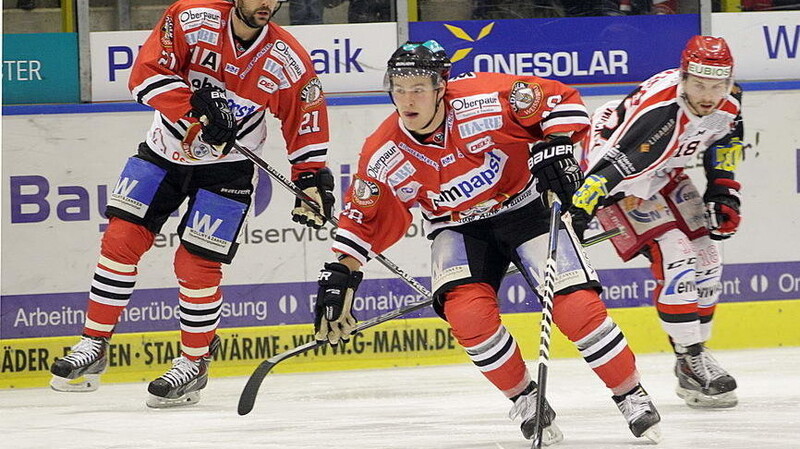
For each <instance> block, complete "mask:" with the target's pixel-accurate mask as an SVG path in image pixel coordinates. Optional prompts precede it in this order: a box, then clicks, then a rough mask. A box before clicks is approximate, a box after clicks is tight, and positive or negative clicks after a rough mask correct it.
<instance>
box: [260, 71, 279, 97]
mask: <svg viewBox="0 0 800 449" xmlns="http://www.w3.org/2000/svg"><path fill="white" fill-rule="evenodd" d="M256 85H257V86H258V88H259V89H261V90H263V91H264V92H267V93H270V94H273V93H275V92H276V91H277V90H278V83H276V82H275V81H272V80H271V79H269V78H267V77H266V76H264V75H261V76H260V77H258V83H256Z"/></svg>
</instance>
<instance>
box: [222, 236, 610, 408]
mask: <svg viewBox="0 0 800 449" xmlns="http://www.w3.org/2000/svg"><path fill="white" fill-rule="evenodd" d="M619 232H620V231H619V229H617V228H615V229H612V230H609V231H606V232H604V233H602V234H598V235H596V236H594V237H592V238H590V239H588V240H587V241H586V242H584V243H583V246H591V245H595V244H597V243H600V242H602V241H605V240H607V239H609V238H611V237H613V236H614V235H617V234H618V233H619ZM431 303H433V298H431V297H430V295H429V296H428V299H426V300H424V301H420V302H416V303H414V304H409V305H407V306H404V307H401V308H399V309H395V310H393V311H391V312H387V313H385V314H383V315H379V316H376V317H374V318H372V319H369V320H367V321H364V322H362V323H361V324H359V325H358V326H356V328H355V329H354V330H353V334H357V333H359V332H361V331H364V330H366V329H369V328H371V327H373V326H377V325H378V324H381V323H385V322H386V321H390V320H393V319H395V318H398V317H401V316H403V315H407V314H409V313H411V312H414V311H416V310H419V309H421V308H423V307H426V306H429V305H430V304H431ZM326 344H328V341H327V340H323V341H316V340H314V341H309V342H308V343H305V344H302V345H300V346H297V347H295V348H294V349H290V350H288V351H284V352H282V353H280V354H276V355H274V356H272V357H270V358H268V359H267V360H264V361H262V362H261V363H259V365H258V366H257V367H256V369H255V370H254V371H253V374H251V375H250V378H249V379H247V383H246V384H245V386H244V389H243V390H242V394H241V396H239V405H238V408H237V411H238V413H239V415H246V414H248V413H250V412H251V411H252V410H253V407H254V405H255V401H256V396H257V395H258V390H259V389H260V388H261V384H262V383H263V382H264V379H265V378H266V377H267V375H268V374H269V373H270V371H272V369H273V368H274V367H275V365H277V364H278V363H281V362H282V361H284V360H287V359H290V358H292V357H295V356H298V355H300V354H303V353H305V352H308V351H311V350H312V349H315V348H318V347H320V346H324V345H326Z"/></svg>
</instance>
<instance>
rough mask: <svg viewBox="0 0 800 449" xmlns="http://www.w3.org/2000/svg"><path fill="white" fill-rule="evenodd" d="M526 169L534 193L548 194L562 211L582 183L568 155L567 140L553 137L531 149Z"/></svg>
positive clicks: (577, 168)
mask: <svg viewBox="0 0 800 449" xmlns="http://www.w3.org/2000/svg"><path fill="white" fill-rule="evenodd" d="M528 166H529V167H530V169H531V173H532V174H533V177H534V178H536V181H537V182H536V190H537V191H539V193H544V192H546V191H548V190H550V191H552V192H553V193H555V194H556V195H558V199H559V200H561V204H562V210H567V207H569V205H570V204H571V203H572V195H573V194H574V193H575V191H576V190H578V187H580V186H581V183H582V182H583V173H582V172H581V169H580V167H579V166H578V161H576V160H575V156H574V155H573V154H572V141H571V140H570V139H569V137H567V136H557V137H554V138H553V139H551V140H549V141H546V142H539V143H537V144H536V145H534V146H533V147H531V157H530V159H529V160H528Z"/></svg>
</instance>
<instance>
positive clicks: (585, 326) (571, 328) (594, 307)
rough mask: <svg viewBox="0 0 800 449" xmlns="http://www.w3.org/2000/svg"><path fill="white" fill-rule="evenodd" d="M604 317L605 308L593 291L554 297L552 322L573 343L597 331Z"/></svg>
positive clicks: (579, 291)
mask: <svg viewBox="0 0 800 449" xmlns="http://www.w3.org/2000/svg"><path fill="white" fill-rule="evenodd" d="M606 316H608V313H607V312H606V306H605V304H603V301H601V300H600V296H599V295H598V294H597V292H595V291H594V290H578V291H576V292H572V293H569V294H566V295H556V297H555V298H554V300H553V322H554V323H555V324H556V326H558V328H559V329H560V330H561V332H563V333H564V335H566V336H567V338H569V339H570V341H573V342H575V341H578V340H580V339H581V338H584V337H585V336H587V335H589V334H590V333H591V332H592V331H594V330H595V329H597V328H598V326H600V325H601V324H602V323H603V321H604V320H605V319H606Z"/></svg>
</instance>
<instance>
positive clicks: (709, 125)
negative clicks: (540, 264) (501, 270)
mask: <svg viewBox="0 0 800 449" xmlns="http://www.w3.org/2000/svg"><path fill="white" fill-rule="evenodd" d="M732 75H733V57H732V56H731V52H730V49H729V48H728V45H727V43H726V42H725V40H724V39H722V38H716V37H709V36H694V37H693V38H692V39H690V40H689V42H688V43H687V45H686V48H685V49H684V50H683V54H682V57H681V67H680V68H679V69H673V70H667V71H664V72H661V73H658V74H656V75H655V76H653V77H652V78H650V79H648V80H647V81H645V82H644V83H642V84H641V85H639V87H637V88H636V89H635V90H634V91H633V92H632V93H631V94H630V95H628V96H627V97H625V99H623V100H621V101H619V100H616V101H612V102H609V103H607V104H605V105H604V106H602V107H601V108H600V109H598V110H597V111H596V112H595V114H594V116H593V118H592V131H591V133H590V134H589V135H588V136H587V138H586V143H585V145H584V150H585V151H587V152H588V153H587V158H586V160H585V164H586V169H587V171H586V179H585V181H584V183H583V186H582V187H581V188H580V189H579V190H578V191H577V192H576V193H575V196H574V198H573V207H572V209H571V215H572V217H573V218H572V220H573V225H574V227H575V230H576V232H578V234H579V235H582V233H583V231H584V230H585V229H586V226H587V224H588V223H589V221H590V220H591V218H592V217H593V216H595V215H596V216H597V218H598V219H599V221H600V223H601V224H602V225H603V226H604V227H606V228H610V227H621V228H623V229H624V230H625V232H624V233H623V234H622V235H620V236H618V237H615V238H614V239H612V240H611V241H612V242H613V243H614V246H615V248H616V250H617V252H618V253H619V255H620V257H621V258H622V259H623V260H625V261H628V260H631V259H633V258H634V257H636V256H637V255H639V254H642V255H644V256H645V257H647V258H648V259H649V260H650V263H651V269H652V272H653V275H654V276H655V278H656V280H657V281H658V287H657V288H656V290H655V292H654V301H655V305H656V309H657V311H658V316H659V319H660V321H661V325H662V327H663V328H664V330H665V331H666V332H667V334H669V337H670V341H671V342H672V345H673V348H674V350H675V355H676V357H677V361H676V364H675V375H676V376H677V377H678V389H677V392H678V395H679V396H680V397H681V398H683V399H684V400H685V401H686V403H687V404H688V405H690V406H694V407H733V406H735V405H736V402H737V399H736V393H735V391H734V390H735V389H736V381H735V380H734V378H733V377H732V376H731V375H730V374H728V373H727V372H726V371H725V370H724V369H723V368H722V367H721V366H720V365H719V363H718V362H717V361H716V360H715V359H714V357H712V356H711V354H710V353H709V351H708V349H707V348H706V347H705V346H704V345H705V342H706V341H708V339H709V337H710V336H711V319H712V317H713V315H714V308H715V306H716V304H717V301H718V300H719V295H720V290H721V285H720V277H721V275H722V255H721V254H720V251H719V241H720V240H724V239H727V238H729V237H731V236H732V235H733V234H734V233H735V232H736V229H737V227H738V226H739V220H740V218H739V205H740V196H739V187H740V186H739V183H738V182H737V181H736V180H735V179H734V172H735V170H736V167H737V166H738V165H739V162H740V161H741V159H742V134H743V128H742V121H741V116H740V108H741V106H740V101H741V90H740V89H739V87H738V86H737V85H735V84H734V82H733V78H732ZM701 156H702V161H703V166H704V167H705V174H706V178H707V183H706V190H705V193H704V194H703V195H702V196H701V195H700V193H699V192H698V190H697V188H696V187H695V186H694V183H693V182H692V181H691V179H689V177H688V175H686V174H685V173H684V167H685V166H686V165H687V164H688V163H690V162H693V161H695V160H699V158H700V157H701Z"/></svg>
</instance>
